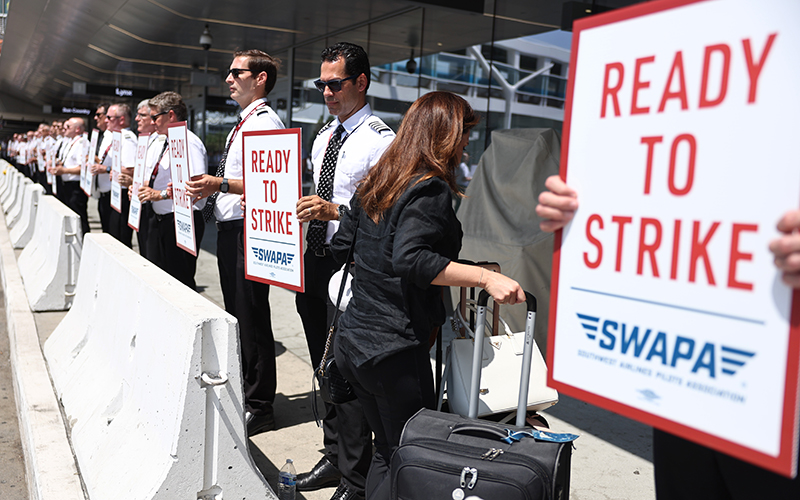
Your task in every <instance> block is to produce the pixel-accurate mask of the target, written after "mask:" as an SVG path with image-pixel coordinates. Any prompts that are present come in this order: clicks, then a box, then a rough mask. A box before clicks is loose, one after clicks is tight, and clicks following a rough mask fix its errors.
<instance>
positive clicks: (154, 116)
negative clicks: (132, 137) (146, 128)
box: [150, 110, 169, 121]
mask: <svg viewBox="0 0 800 500" xmlns="http://www.w3.org/2000/svg"><path fill="white" fill-rule="evenodd" d="M167 113H169V110H167V111H162V112H161V113H156V114H154V115H150V119H151V120H153V121H156V118H158V117H159V116H161V115H166V114H167Z"/></svg>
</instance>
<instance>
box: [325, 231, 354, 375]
mask: <svg viewBox="0 0 800 500" xmlns="http://www.w3.org/2000/svg"><path fill="white" fill-rule="evenodd" d="M359 221H360V219H356V227H355V229H353V241H351V242H350V250H348V252H347V260H346V261H345V263H344V272H343V273H342V282H341V284H340V285H339V297H338V298H337V299H336V312H335V313H333V321H331V327H330V329H329V330H328V338H327V339H326V340H325V352H324V353H323V354H322V360H321V361H320V362H319V367H317V372H318V373H319V374H320V375H323V374H324V373H325V361H327V359H328V351H329V350H330V348H331V342H332V341H333V333H334V331H335V330H336V320H338V319H339V316H340V315H341V313H342V311H341V310H340V309H339V304H341V303H342V295H344V287H345V285H346V284H347V273H348V272H350V264H351V263H352V262H353V255H354V253H355V252H354V250H355V248H356V235H357V234H358V223H359Z"/></svg>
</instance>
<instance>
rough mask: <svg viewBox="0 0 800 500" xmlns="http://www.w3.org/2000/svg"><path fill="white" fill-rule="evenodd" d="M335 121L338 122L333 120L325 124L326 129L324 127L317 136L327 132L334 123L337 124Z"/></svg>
mask: <svg viewBox="0 0 800 500" xmlns="http://www.w3.org/2000/svg"><path fill="white" fill-rule="evenodd" d="M335 121H336V120H331V121H329V122H328V123H326V124H325V126H324V127H322V128H321V129H320V130H319V132H317V135H320V134H321V133H323V132H325V131H326V130H328V129H329V128H331V126H333V122H335Z"/></svg>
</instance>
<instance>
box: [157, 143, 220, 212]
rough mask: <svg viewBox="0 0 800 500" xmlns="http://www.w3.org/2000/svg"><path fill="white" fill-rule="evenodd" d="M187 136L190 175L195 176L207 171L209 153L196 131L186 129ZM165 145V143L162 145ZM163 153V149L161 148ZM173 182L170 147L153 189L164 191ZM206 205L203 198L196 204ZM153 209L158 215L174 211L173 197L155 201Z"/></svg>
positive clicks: (199, 208) (200, 208)
mask: <svg viewBox="0 0 800 500" xmlns="http://www.w3.org/2000/svg"><path fill="white" fill-rule="evenodd" d="M186 137H187V138H188V144H187V146H188V147H187V149H188V150H189V177H195V176H198V175H203V174H205V173H207V170H208V166H207V161H208V160H207V159H206V158H207V154H206V147H205V145H204V144H203V141H202V140H200V138H199V137H197V136H196V135H195V134H194V132H192V131H191V130H189V129H186ZM162 147H163V145H162ZM159 154H161V150H159ZM171 182H172V173H171V170H170V167H169V148H167V152H166V153H164V157H163V158H161V164H160V165H159V166H158V173H157V174H156V179H155V181H154V182H153V189H155V190H157V191H163V190H165V189H167V184H169V183H171ZM204 206H206V199H205V198H203V199H201V200H199V201H197V202H195V204H194V209H195V210H202V209H203V207H204ZM153 210H154V211H155V213H157V214H158V215H167V214H168V213H171V212H172V211H173V207H172V198H169V199H166V200H159V201H154V202H153Z"/></svg>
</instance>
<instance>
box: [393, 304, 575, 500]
mask: <svg viewBox="0 0 800 500" xmlns="http://www.w3.org/2000/svg"><path fill="white" fill-rule="evenodd" d="M526 296H527V306H528V318H527V322H526V325H525V333H526V342H525V353H524V355H523V356H527V359H528V362H525V361H523V372H525V367H528V369H530V362H529V360H530V349H531V348H532V346H533V340H532V339H533V324H534V321H535V315H536V299H535V298H534V297H533V296H532V295H531V294H529V293H527V292H526ZM488 298H489V294H488V293H486V292H485V291H482V292H481V294H480V296H479V298H478V319H477V322H476V323H477V325H478V326H477V328H476V330H475V339H476V342H475V345H476V349H477V346H482V345H483V342H479V340H480V339H482V338H483V331H484V324H485V322H484V318H485V314H486V304H487V302H488ZM476 359H477V360H478V365H477V369H478V370H479V369H480V353H478V354H476ZM473 366H474V365H473ZM474 369H475V368H474ZM473 373H475V372H473ZM477 379H478V380H476V381H475V383H474V384H473V389H472V391H471V392H472V393H473V394H472V395H471V398H472V399H474V400H475V401H474V402H475V404H474V405H472V404H471V405H470V406H471V407H472V406H475V407H476V408H475V409H476V413H477V398H476V394H474V393H475V392H477V390H479V389H478V388H479V385H478V383H477V382H478V381H479V376H478V377H477ZM521 380H523V381H524V382H523V383H522V384H521V392H524V394H520V401H521V402H522V403H521V407H520V408H519V411H518V413H517V425H510V424H499V423H495V422H487V421H483V420H472V419H469V418H465V417H461V416H459V415H454V414H449V413H441V412H436V411H432V410H427V409H423V410H420V411H419V412H418V413H417V414H416V415H414V416H413V417H411V418H410V419H409V420H408V422H407V423H406V425H405V428H404V429H403V434H402V436H401V438H400V446H399V447H398V449H397V450H396V451H395V453H394V455H392V462H391V488H392V498H393V499H396V500H439V499H441V500H450V499H452V500H463V499H467V498H469V497H477V498H480V499H483V500H490V499H500V500H517V499H519V500H523V499H524V500H567V499H568V498H569V479H570V461H571V457H572V441H573V440H574V439H575V438H576V437H577V436H575V435H573V434H556V433H551V432H540V431H536V430H534V429H532V428H530V427H525V426H524V423H525V410H526V408H525V407H526V402H527V380H528V373H523V374H522V379H521ZM470 414H471V415H472V414H473V413H472V411H471V413H470Z"/></svg>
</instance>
